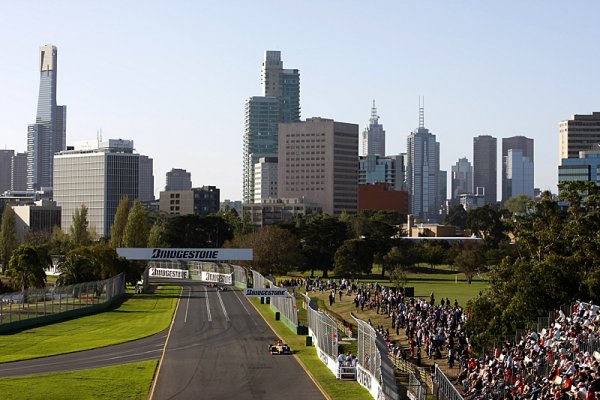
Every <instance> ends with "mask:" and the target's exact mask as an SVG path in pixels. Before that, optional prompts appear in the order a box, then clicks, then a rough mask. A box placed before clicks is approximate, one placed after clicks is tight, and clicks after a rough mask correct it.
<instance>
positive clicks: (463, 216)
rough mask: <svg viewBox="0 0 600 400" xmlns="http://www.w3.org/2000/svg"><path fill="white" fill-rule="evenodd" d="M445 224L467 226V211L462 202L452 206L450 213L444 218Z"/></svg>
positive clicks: (462, 227) (461, 227)
mask: <svg viewBox="0 0 600 400" xmlns="http://www.w3.org/2000/svg"><path fill="white" fill-rule="evenodd" d="M444 224H446V225H454V226H456V227H457V228H460V229H466V228H467V211H466V210H465V208H464V207H463V206H462V204H456V205H454V206H450V208H449V209H448V214H447V215H446V217H445V218H444Z"/></svg>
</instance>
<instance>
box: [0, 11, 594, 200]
mask: <svg viewBox="0 0 600 400" xmlns="http://www.w3.org/2000/svg"><path fill="white" fill-rule="evenodd" d="M599 39H600V3H599V2H596V1H591V0H590V1H569V2H567V1H485V2H484V1H475V0H474V1H450V0H439V1H426V0H420V1H411V2H407V1H325V0H321V1H294V2H291V1H235V2H234V1H230V2H225V1H215V2H200V1H108V0H103V1H8V0H5V1H3V2H0V44H1V46H0V48H1V49H2V57H1V59H0V61H1V62H0V146H1V147H2V148H5V147H6V148H9V149H15V150H18V151H24V150H25V148H26V132H27V124H29V123H32V122H34V120H35V111H36V104H37V92H38V86H39V75H38V71H37V63H38V48H39V46H40V45H42V44H46V43H51V44H54V45H56V46H57V47H58V52H59V60H58V62H59V76H58V84H59V87H58V102H59V104H65V105H67V107H68V111H67V142H68V144H72V143H73V142H75V141H77V140H87V139H94V138H95V137H96V131H97V130H98V129H100V128H101V129H102V132H103V137H104V138H105V139H107V138H124V139H133V140H134V141H135V147H136V149H137V150H138V151H139V152H140V153H141V154H146V155H148V156H150V157H152V158H153V159H154V175H155V189H156V190H155V191H156V194H158V191H159V190H163V189H164V184H165V173H166V172H167V171H168V170H170V169H171V168H185V169H187V170H188V171H190V172H191V173H192V181H193V184H194V185H195V186H201V185H216V186H218V187H220V188H221V199H226V198H228V199H240V198H241V187H242V183H241V176H242V134H243V121H244V112H243V110H244V100H245V99H246V98H248V97H250V96H253V95H260V92H261V90H260V69H261V62H262V59H263V55H264V52H265V50H281V52H282V58H283V61H284V67H286V68H298V69H300V74H301V94H300V102H301V107H302V118H308V117H313V116H321V117H327V118H333V119H335V120H338V121H343V122H352V123H357V124H359V127H360V130H361V131H362V130H363V129H364V127H365V125H366V124H367V123H368V120H369V115H370V108H371V102H372V100H373V99H375V100H376V102H377V107H378V111H379V115H380V117H381V119H380V122H381V123H382V124H383V125H384V128H385V130H386V136H387V146H386V149H387V153H388V154H397V153H400V152H404V151H405V150H406V136H407V135H408V133H409V132H410V131H411V130H413V129H414V128H415V127H416V126H417V125H418V97H419V96H425V102H426V103H425V105H426V109H425V126H426V127H427V128H429V129H430V131H431V132H433V133H435V134H436V135H437V138H438V141H439V142H440V144H441V166H442V169H445V170H448V171H450V167H451V165H452V164H454V163H455V162H456V161H457V159H458V158H460V157H467V158H469V160H471V161H472V158H473V154H472V153H473V139H472V138H473V136H476V135H479V134H489V135H492V136H495V137H497V138H498V147H499V150H500V147H501V138H502V137H509V136H515V135H525V136H528V137H531V138H534V139H535V185H536V187H540V188H542V189H551V190H553V191H556V182H557V165H558V123H559V121H561V120H564V119H568V118H569V117H570V116H571V115H572V114H575V113H579V114H588V113H591V112H592V111H600V104H599V98H600V80H599V65H600V52H598V49H599V48H600V41H599ZM498 168H499V170H500V165H498ZM498 180H499V181H500V177H498Z"/></svg>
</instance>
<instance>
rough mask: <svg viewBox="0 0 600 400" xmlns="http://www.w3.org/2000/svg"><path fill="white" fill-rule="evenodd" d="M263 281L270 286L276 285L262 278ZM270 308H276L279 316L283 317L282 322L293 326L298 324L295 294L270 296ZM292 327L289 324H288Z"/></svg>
mask: <svg viewBox="0 0 600 400" xmlns="http://www.w3.org/2000/svg"><path fill="white" fill-rule="evenodd" d="M264 282H265V283H268V284H269V286H270V287H277V285H276V284H275V282H271V281H270V280H268V279H266V278H264ZM271 308H274V309H277V310H278V311H279V312H280V313H281V316H282V317H283V318H284V322H286V323H287V325H288V326H289V325H290V324H291V325H293V326H294V327H297V326H298V307H297V306H296V296H294V295H292V294H289V295H288V296H286V297H272V298H271ZM289 327H290V328H292V327H291V326H289ZM294 329H295V328H294Z"/></svg>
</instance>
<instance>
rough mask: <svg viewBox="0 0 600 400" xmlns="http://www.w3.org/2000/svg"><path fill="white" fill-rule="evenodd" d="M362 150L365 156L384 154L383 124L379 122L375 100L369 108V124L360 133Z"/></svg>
mask: <svg viewBox="0 0 600 400" xmlns="http://www.w3.org/2000/svg"><path fill="white" fill-rule="evenodd" d="M362 152H363V155H365V156H371V155H376V156H385V131H384V130H383V125H381V124H380V123H379V115H377V108H376V107H375V100H373V108H371V119H370V120H369V126H368V127H367V128H365V130H364V131H363V133H362Z"/></svg>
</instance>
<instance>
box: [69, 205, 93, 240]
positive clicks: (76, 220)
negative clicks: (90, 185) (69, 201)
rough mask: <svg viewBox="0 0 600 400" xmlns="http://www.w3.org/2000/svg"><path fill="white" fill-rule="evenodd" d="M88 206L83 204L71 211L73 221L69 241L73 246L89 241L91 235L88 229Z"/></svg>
mask: <svg viewBox="0 0 600 400" xmlns="http://www.w3.org/2000/svg"><path fill="white" fill-rule="evenodd" d="M87 216H88V208H87V207H86V206H85V204H82V205H81V208H78V209H76V210H75V212H74V213H73V223H72V225H71V243H73V245H74V246H86V245H88V244H90V242H91V235H90V232H89V230H88V225H89V223H88V217H87Z"/></svg>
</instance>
